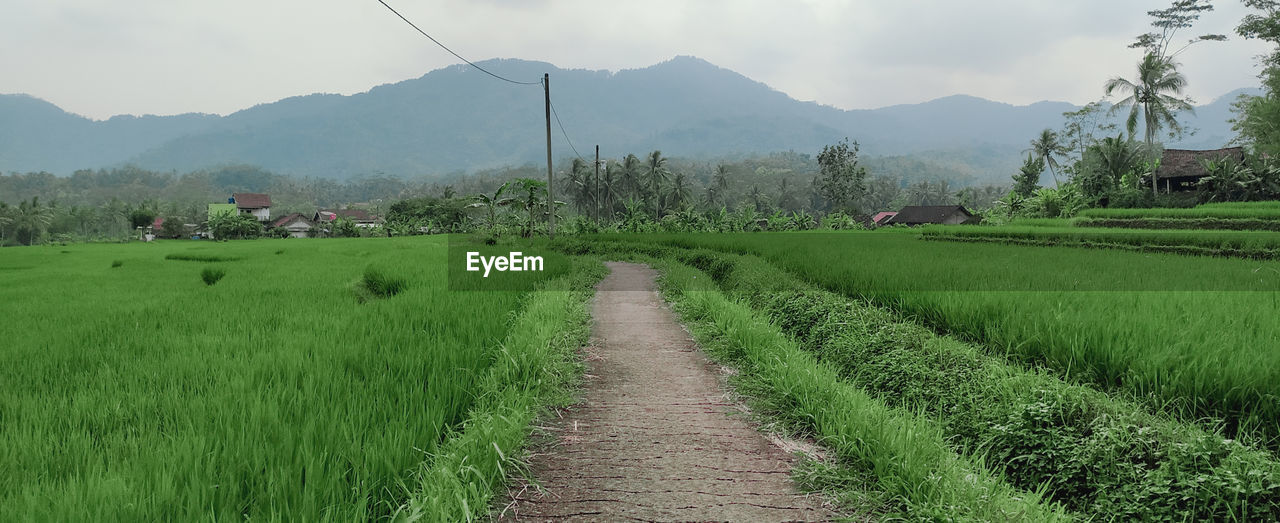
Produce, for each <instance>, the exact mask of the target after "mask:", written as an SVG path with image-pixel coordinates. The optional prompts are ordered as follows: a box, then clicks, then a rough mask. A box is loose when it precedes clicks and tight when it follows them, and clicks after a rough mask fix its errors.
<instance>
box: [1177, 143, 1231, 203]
mask: <svg viewBox="0 0 1280 523" xmlns="http://www.w3.org/2000/svg"><path fill="white" fill-rule="evenodd" d="M1204 160H1210V161H1215V162H1220V161H1223V160H1233V161H1236V162H1243V161H1244V148H1242V147H1226V148H1223V149H1213V150H1210V151H1198V150H1190V149H1165V150H1164V155H1163V156H1161V157H1160V167H1158V168H1156V184H1157V187H1158V188H1159V189H1161V190H1163V191H1164V192H1166V193H1171V192H1182V191H1194V190H1195V189H1196V183H1198V182H1199V181H1200V179H1201V178H1204V177H1205V176H1208V175H1209V171H1208V170H1206V169H1205V168H1204V164H1203V163H1202V162H1203V161H1204Z"/></svg>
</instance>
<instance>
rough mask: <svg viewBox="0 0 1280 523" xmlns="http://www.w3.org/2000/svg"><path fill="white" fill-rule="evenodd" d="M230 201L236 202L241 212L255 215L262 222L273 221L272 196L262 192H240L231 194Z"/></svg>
mask: <svg viewBox="0 0 1280 523" xmlns="http://www.w3.org/2000/svg"><path fill="white" fill-rule="evenodd" d="M228 203H234V204H236V209H237V210H238V211H240V214H247V215H250V216H253V217H254V218H255V219H257V220H258V221H260V222H268V221H271V196H270V195H267V194H262V193H252V192H240V193H235V194H232V195H231V201H230V202H228Z"/></svg>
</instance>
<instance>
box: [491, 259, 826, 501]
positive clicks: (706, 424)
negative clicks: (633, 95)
mask: <svg viewBox="0 0 1280 523" xmlns="http://www.w3.org/2000/svg"><path fill="white" fill-rule="evenodd" d="M608 266H609V269H610V271H611V272H610V274H609V276H608V277H607V278H605V279H604V280H603V281H602V282H600V284H599V285H597V287H596V290H597V292H596V296H595V300H594V302H593V305H592V312H593V316H594V325H593V327H592V337H593V339H594V343H593V345H594V347H591V348H588V349H587V352H586V355H587V359H588V360H589V368H588V370H587V376H586V384H585V395H584V399H583V401H582V402H581V403H579V404H578V405H575V406H573V407H571V408H569V409H568V410H567V411H565V412H563V416H562V417H561V418H560V419H558V420H555V423H553V424H552V425H551V426H549V427H546V428H547V429H549V430H550V431H551V432H552V433H553V434H554V435H555V436H556V438H555V441H553V442H551V443H549V444H547V445H545V446H543V447H541V448H538V449H536V454H535V455H534V456H533V458H532V460H531V463H530V475H531V476H532V477H533V478H534V480H535V482H536V485H522V486H518V487H517V488H516V489H515V490H514V491H513V493H512V498H513V499H512V501H511V504H510V505H508V506H507V507H506V509H505V510H504V511H503V515H502V518H503V519H507V520H529V521H544V520H556V521H563V520H583V521H625V520H640V521H815V520H816V521H822V520H829V519H831V518H832V517H834V514H832V513H831V512H830V511H828V510H827V509H826V508H824V507H823V506H822V503H821V502H820V500H819V499H817V498H815V497H808V496H805V495H803V494H800V493H799V492H797V491H796V490H795V487H794V486H793V484H792V481H791V478H790V470H791V467H792V465H793V464H794V462H795V457H794V456H792V455H791V454H789V453H787V452H786V451H784V450H783V449H781V448H779V447H778V446H777V445H775V444H774V443H771V441H770V438H769V437H767V436H766V435H764V434H762V433H761V432H759V431H758V430H757V429H756V427H755V426H753V425H752V424H751V422H750V420H748V419H747V417H746V416H744V415H742V411H741V410H740V409H739V408H738V407H737V406H736V405H735V404H734V403H733V402H732V401H731V400H730V399H728V397H727V396H726V392H725V390H724V388H723V386H722V384H721V381H720V379H719V373H720V371H719V367H718V366H717V365H715V364H713V363H711V362H709V361H708V360H707V359H706V358H705V357H704V356H703V355H702V353H701V352H699V351H698V349H697V346H696V345H695V344H694V342H693V341H692V340H691V339H690V337H689V334H688V332H686V331H685V330H684V328H683V327H681V325H680V323H679V322H678V321H677V320H676V317H675V315H674V314H673V313H672V312H671V311H670V310H669V309H668V308H667V307H666V306H665V305H664V302H663V300H662V298H661V296H660V295H659V294H658V292H657V289H656V283H655V277H656V275H657V273H656V272H655V271H653V270H652V269H649V268H648V267H645V266H643V265H638V264H631V263H612V262H611V263H609V264H608Z"/></svg>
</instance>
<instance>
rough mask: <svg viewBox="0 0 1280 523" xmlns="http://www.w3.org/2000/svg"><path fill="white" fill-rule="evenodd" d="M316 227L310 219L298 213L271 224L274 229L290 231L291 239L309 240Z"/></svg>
mask: <svg viewBox="0 0 1280 523" xmlns="http://www.w3.org/2000/svg"><path fill="white" fill-rule="evenodd" d="M315 226H316V224H315V222H314V221H312V220H311V218H310V217H308V216H307V215H305V214H302V213H296V212H295V213H293V214H290V215H287V216H285V217H283V218H279V219H276V220H275V221H272V222H271V228H273V229H274V228H277V227H279V228H283V229H286V230H288V231H289V237H290V238H307V237H309V236H311V229H312V228H314V227H315Z"/></svg>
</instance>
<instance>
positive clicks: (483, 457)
mask: <svg viewBox="0 0 1280 523" xmlns="http://www.w3.org/2000/svg"><path fill="white" fill-rule="evenodd" d="M575 264H576V265H577V266H576V267H575V268H574V270H573V271H572V273H571V275H569V276H565V277H561V278H558V279H555V280H551V281H549V282H547V283H546V284H545V285H544V287H543V288H542V289H541V290H537V291H533V292H532V293H531V294H530V295H529V296H528V298H527V302H526V303H525V306H524V309H523V312H522V313H521V314H520V315H519V316H518V317H517V319H516V320H515V322H514V324H513V325H512V327H511V330H510V331H508V334H507V336H506V338H505V340H504V341H503V342H502V346H501V347H500V348H499V349H498V350H497V351H496V355H495V360H494V361H493V363H492V364H491V365H490V366H489V368H488V371H487V372H486V373H485V375H484V377H483V378H482V379H481V381H480V383H479V384H478V387H477V389H476V390H480V391H484V392H482V393H481V395H480V396H479V397H478V398H476V401H475V404H474V406H473V408H472V409H471V410H470V412H469V413H468V414H467V417H466V421H465V422H464V423H463V425H462V427H461V428H460V429H459V430H458V431H457V432H456V433H454V434H452V435H451V436H450V437H448V438H447V439H446V440H445V442H444V443H443V444H442V445H441V447H440V449H439V451H438V452H436V453H435V455H434V456H433V457H432V459H431V460H429V461H428V462H427V463H426V464H424V466H423V468H422V469H421V470H420V471H419V472H418V473H417V474H416V482H415V483H414V484H413V485H411V486H406V489H408V490H409V491H410V494H409V500H408V501H407V502H406V503H405V504H403V505H401V507H400V508H399V510H398V511H397V512H396V514H395V518H394V519H403V520H408V521H419V520H423V521H461V520H466V521H473V520H475V519H482V518H484V516H485V515H486V514H487V513H488V512H489V511H490V504H491V502H492V501H493V499H494V493H495V491H496V490H497V489H498V488H500V487H501V486H502V485H503V484H504V482H506V481H507V480H508V479H510V478H511V477H512V475H513V474H514V473H516V472H517V471H518V470H519V469H520V468H521V467H522V464H521V462H520V460H519V456H520V453H521V450H522V449H523V448H524V444H525V441H526V437H527V436H528V434H529V432H530V426H531V423H532V421H533V420H534V419H535V418H536V416H537V415H538V414H539V413H540V412H542V411H543V410H544V409H545V408H547V407H549V406H555V405H561V406H563V405H568V404H569V403H570V402H571V400H572V395H571V394H570V392H569V391H570V389H571V387H572V385H573V383H574V382H575V381H576V380H577V376H578V374H579V369H578V366H579V362H578V361H577V357H576V354H575V352H576V350H577V349H578V348H579V347H581V346H582V345H584V344H585V343H586V340H587V335H588V324H589V319H590V317H589V312H588V310H587V302H588V300H589V299H590V297H591V295H592V292H591V287H592V286H593V285H594V284H595V283H596V282H597V281H599V280H600V279H601V278H603V277H604V275H605V273H606V269H605V268H604V265H603V264H601V263H600V262H599V261H598V260H593V259H579V260H577V261H576V262H575Z"/></svg>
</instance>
